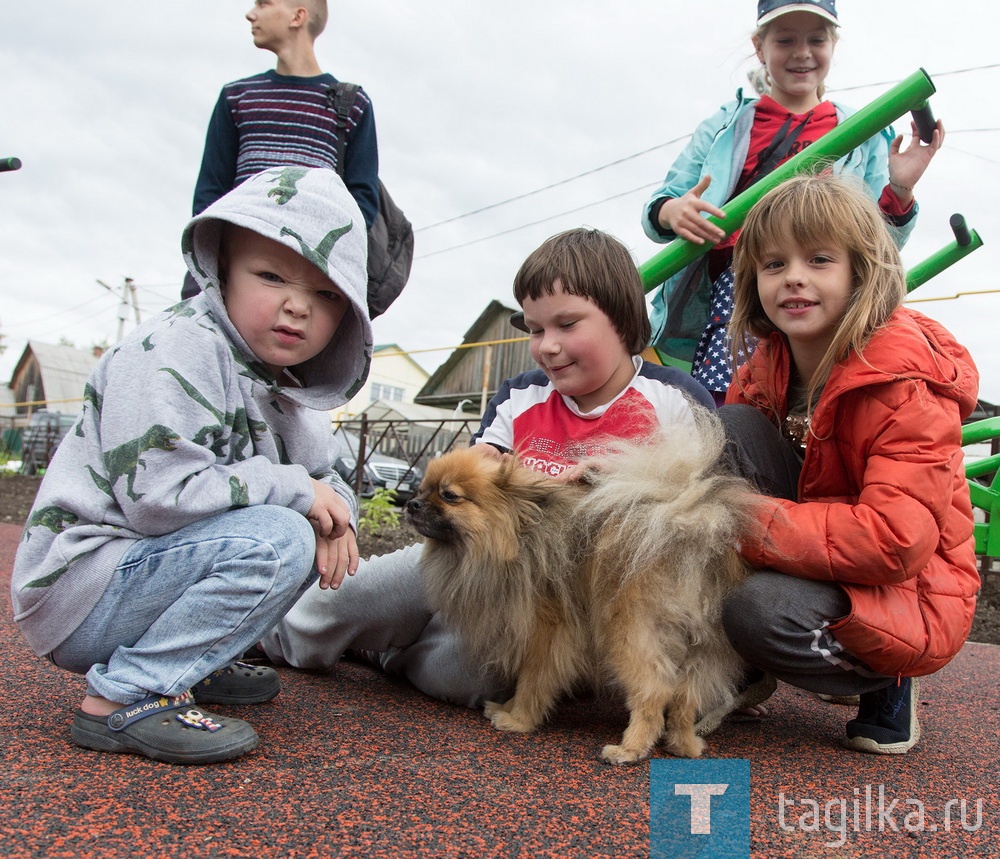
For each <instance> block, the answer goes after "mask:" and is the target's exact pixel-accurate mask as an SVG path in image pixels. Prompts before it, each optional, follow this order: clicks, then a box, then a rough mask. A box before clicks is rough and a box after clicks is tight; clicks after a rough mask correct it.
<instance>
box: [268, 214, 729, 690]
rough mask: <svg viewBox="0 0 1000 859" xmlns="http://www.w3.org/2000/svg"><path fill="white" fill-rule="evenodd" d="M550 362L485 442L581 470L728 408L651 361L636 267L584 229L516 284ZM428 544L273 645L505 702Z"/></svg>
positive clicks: (504, 399)
mask: <svg viewBox="0 0 1000 859" xmlns="http://www.w3.org/2000/svg"><path fill="white" fill-rule="evenodd" d="M514 296H515V298H516V299H517V301H518V303H519V304H520V305H521V307H522V308H523V321H521V319H520V318H519V317H520V316H521V314H516V316H515V319H514V320H512V322H513V323H514V324H515V325H517V327H519V328H522V329H523V330H525V331H527V332H528V334H529V335H530V337H531V343H530V349H531V357H532V358H533V359H534V360H535V362H536V363H537V364H538V369H536V370H531V371H529V372H527V373H522V374H521V375H520V376H517V377H515V378H513V379H510V380H508V381H507V382H505V383H504V384H503V385H502V386H501V387H500V390H499V391H498V392H497V394H496V395H495V396H494V397H493V399H492V400H490V403H489V405H488V407H487V410H486V414H485V415H484V416H483V421H482V424H481V426H480V429H479V431H478V433H477V434H476V435H475V437H474V438H473V443H474V444H475V445H476V446H477V450H480V451H482V452H483V454H484V455H489V456H501V455H502V454H503V453H508V452H517V453H518V454H519V455H520V457H521V461H522V463H523V464H524V466H526V467H528V468H533V469H535V470H538V471H541V472H543V473H545V474H548V475H550V476H552V477H553V478H556V479H569V478H571V469H572V467H573V466H574V465H576V464H577V462H578V461H579V460H580V459H582V458H583V457H584V456H594V455H600V454H601V452H602V451H603V448H604V445H605V444H606V442H607V441H608V440H609V439H621V438H628V439H638V438H643V437H645V436H648V435H650V434H652V433H653V432H654V431H656V430H657V429H659V428H664V429H667V431H669V427H670V426H672V425H677V424H690V423H692V422H693V409H696V408H699V407H703V408H708V409H711V408H714V401H713V399H712V396H711V395H710V394H709V393H708V391H706V390H705V389H704V388H703V387H702V386H701V385H699V384H698V383H697V382H696V381H695V380H694V379H692V378H691V377H690V376H689V375H688V374H686V373H684V372H683V371H681V370H678V369H676V368H672V367H661V366H658V365H655V364H650V363H647V362H645V361H643V360H642V358H641V357H639V353H640V352H642V351H643V349H644V348H645V345H646V343H647V342H648V340H649V336H650V325H649V319H648V318H647V316H646V305H645V297H644V294H643V289H642V283H641V282H640V280H639V274H638V272H637V270H636V267H635V263H634V261H633V260H632V257H631V255H630V254H629V252H628V249H627V248H626V247H625V246H624V245H622V244H621V242H619V241H618V240H617V239H614V238H612V237H611V236H609V235H607V234H606V233H602V232H600V231H598V230H587V229H575V230H569V231H567V232H565V233H560V234H559V235H557V236H553V237H552V238H550V239H548V240H547V241H546V242H544V243H543V244H542V245H541V246H540V247H539V248H538V249H537V250H535V251H534V252H533V253H532V254H531V255H530V256H529V257H528V259H527V260H525V262H524V264H523V265H522V266H521V269H520V270H519V271H518V273H517V276H516V277H515V279H514ZM421 548H422V547H421V546H420V544H417V545H414V546H409V547H407V548H405V549H401V550H400V551H398V552H394V553H393V554H391V555H385V556H383V557H381V558H372V559H370V560H369V561H367V562H364V563H363V564H362V567H363V569H362V570H361V572H362V573H363V574H362V575H358V576H355V577H353V578H350V579H348V580H345V581H344V582H343V584H342V585H341V586H340V588H339V589H337V590H327V589H323V588H321V587H319V586H316V587H312V588H310V589H309V590H308V591H306V593H305V594H303V596H302V597H301V598H300V599H299V601H298V602H297V603H296V604H295V605H294V606H293V607H292V609H291V610H290V611H289V612H288V614H287V615H286V616H285V618H284V619H283V620H282V621H281V622H280V623H279V624H278V625H277V626H276V627H275V628H274V629H273V630H272V631H271V632H270V633H268V635H266V636H265V637H264V639H263V641H261V648H262V649H263V650H264V652H265V653H266V654H267V656H268V657H269V658H270V659H271V660H272V661H273V662H275V663H277V664H288V665H292V666H294V667H296V668H305V669H313V670H326V671H329V670H332V669H333V668H334V666H335V665H336V663H337V662H338V661H339V660H340V657H341V656H342V655H343V653H344V652H345V651H347V650H351V651H354V652H359V651H360V652H364V653H366V654H367V655H368V656H369V657H370V659H371V661H374V662H376V663H377V664H379V665H381V666H382V667H383V668H384V669H385V670H386V671H388V672H390V673H393V674H398V675H400V676H403V677H406V678H407V679H408V680H409V681H410V682H411V683H413V685H415V686H416V687H417V688H419V689H421V690H422V691H423V692H426V693H427V694H429V695H432V696H434V697H437V698H441V699H443V700H446V701H451V702H453V703H457V704H463V705H465V706H469V707H479V706H482V703H483V701H484V700H487V699H489V698H492V697H494V696H496V694H497V693H498V691H499V690H498V687H497V683H496V681H495V680H491V678H490V677H489V676H488V675H487V674H485V673H484V672H483V671H482V670H481V668H480V667H479V666H476V665H471V664H469V662H468V661H467V658H466V654H465V653H464V650H463V648H462V645H461V642H460V640H459V639H458V637H457V635H456V634H455V633H453V632H452V631H451V630H449V629H446V628H445V627H444V626H443V625H442V624H441V622H440V619H439V618H438V616H437V615H435V614H433V613H432V612H431V611H430V610H429V609H428V608H427V607H426V605H425V602H424V598H423V589H422V584H421V576H420V553H421Z"/></svg>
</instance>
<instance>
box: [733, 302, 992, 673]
mask: <svg viewBox="0 0 1000 859" xmlns="http://www.w3.org/2000/svg"><path fill="white" fill-rule="evenodd" d="M789 364H790V355H789V352H788V348H787V345H786V342H785V340H784V338H783V337H782V336H781V335H777V334H775V335H772V336H771V338H770V340H768V341H767V342H764V343H761V344H760V346H759V347H758V348H757V350H756V352H755V353H754V355H753V357H752V358H751V360H750V361H749V362H748V363H747V364H745V365H744V366H743V367H741V368H740V372H739V379H740V381H741V383H742V388H741V387H740V385H739V384H736V383H734V384H733V385H732V387H730V389H729V394H728V398H727V402H729V403H749V404H750V405H753V406H755V407H756V408H758V409H760V410H761V411H762V412H764V413H765V414H767V415H768V416H769V417H771V418H772V419H773V420H774V421H775V422H776V423H779V422H780V421H781V420H783V419H784V417H785V414H786V409H787V403H786V400H787V391H788V374H789ZM978 391H979V373H978V371H977V370H976V367H975V364H974V363H973V361H972V357H971V356H970V355H969V353H968V351H967V350H966V349H965V348H964V347H963V346H961V345H960V344H959V343H957V342H956V341H955V339H954V337H953V336H952V335H951V334H950V333H949V332H948V331H947V330H946V329H945V328H944V327H943V326H941V325H939V324H938V323H936V322H934V321H933V320H931V319H929V318H928V317H926V316H923V315H922V314H920V313H917V312H915V311H912V310H909V309H907V308H900V309H898V310H897V311H896V312H895V313H894V314H893V315H892V317H891V318H890V320H889V323H888V324H887V325H886V326H885V327H884V328H883V329H881V330H880V331H878V332H877V333H876V334H875V335H874V336H873V337H872V339H871V341H870V342H869V344H868V346H867V347H866V348H865V349H864V357H863V358H862V357H860V356H859V355H857V354H854V353H852V354H851V355H849V356H848V358H847V360H846V361H844V362H842V363H841V364H839V365H837V366H836V367H835V368H834V370H833V372H832V373H831V374H830V379H829V381H828V382H827V384H826V386H825V387H824V389H823V393H822V394H821V396H820V399H819V402H818V403H817V404H816V408H815V410H814V412H813V416H812V433H811V434H810V436H809V438H808V442H807V445H806V452H805V460H804V463H803V467H802V474H801V476H800V478H799V494H798V498H799V502H798V503H795V502H792V501H784V500H780V499H772V498H768V499H765V500H763V501H762V503H761V509H760V522H761V525H762V529H761V532H760V534H759V535H757V536H756V537H751V538H748V539H747V540H745V541H744V542H743V544H742V553H743V556H744V558H745V559H746V560H747V561H748V562H749V563H750V564H751V565H752V566H754V567H758V568H768V569H773V570H778V571H779V572H782V573H786V574H788V575H792V576H798V577H800V578H805V579H814V580H819V581H835V582H839V583H840V584H841V585H842V586H843V588H844V590H845V591H846V592H847V594H848V596H849V597H850V599H851V613H850V614H849V615H847V616H846V617H844V618H841V619H838V620H836V621H835V622H833V623H832V624H831V627H830V629H831V631H832V632H833V634H834V635H835V636H836V638H837V640H838V641H839V642H840V643H841V644H843V645H844V646H845V647H846V648H847V649H848V650H849V651H850V652H851V653H853V654H855V655H856V656H859V657H860V658H862V659H863V660H865V662H867V663H868V665H870V666H871V667H872V668H873V669H875V670H876V671H878V672H879V673H882V674H887V675H896V676H908V677H912V676H919V675H923V674H931V673H933V672H934V671H937V670H938V669H940V668H941V667H942V666H944V665H945V664H947V663H948V661H949V660H950V659H951V658H952V657H953V656H954V655H955V654H956V653H957V652H958V650H959V649H960V648H961V646H962V644H963V643H964V642H965V639H966V637H967V636H968V634H969V628H970V627H971V625H972V617H973V614H974V613H975V607H976V593H977V591H978V589H979V574H978V573H977V572H976V559H975V554H974V550H973V540H972V524H973V519H972V505H971V503H970V501H969V488H968V485H967V484H966V481H965V475H964V470H963V464H962V461H963V460H962V449H961V421H962V419H964V418H966V417H968V416H969V415H970V414H971V413H972V410H973V409H974V408H975V406H976V398H977V395H978Z"/></svg>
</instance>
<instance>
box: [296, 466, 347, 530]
mask: <svg viewBox="0 0 1000 859" xmlns="http://www.w3.org/2000/svg"><path fill="white" fill-rule="evenodd" d="M306 518H307V519H308V520H309V522H310V524H311V525H312V526H313V530H314V531H315V532H316V536H317V537H334V538H335V537H342V536H343V535H344V533H345V532H347V531H348V530H350V525H351V511H350V510H349V509H348V507H347V504H346V503H345V502H344V499H343V498H341V497H340V496H339V495H338V494H337V493H336V492H334V490H333V489H331V488H330V487H329V486H327V484H325V483H321V482H320V481H319V480H315V479H314V480H313V503H312V507H310V508H309V513H308V514H307V515H306Z"/></svg>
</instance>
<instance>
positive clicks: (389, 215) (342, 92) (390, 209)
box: [333, 83, 413, 319]
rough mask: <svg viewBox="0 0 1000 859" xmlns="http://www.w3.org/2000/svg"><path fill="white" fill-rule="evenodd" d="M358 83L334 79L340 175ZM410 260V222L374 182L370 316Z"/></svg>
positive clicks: (388, 298)
mask: <svg viewBox="0 0 1000 859" xmlns="http://www.w3.org/2000/svg"><path fill="white" fill-rule="evenodd" d="M359 89H360V87H359V86H358V85H357V84H348V83H338V84H337V87H336V91H335V93H334V99H333V106H334V109H335V110H336V112H337V172H339V173H340V174H341V175H343V171H344V151H345V149H346V148H347V129H348V123H347V120H348V117H349V116H350V115H351V109H352V108H353V107H354V99H355V97H356V96H357V93H358V90H359ZM412 264H413V225H412V224H411V223H410V222H409V221H408V220H407V218H406V215H404V214H403V210H402V209H400V208H399V206H397V205H396V204H395V203H394V202H393V200H392V197H390V196H389V192H388V191H387V190H386V189H385V185H383V184H382V180H381V179H380V180H379V183H378V214H377V215H376V216H375V221H374V223H372V225H371V228H370V229H369V230H368V313H369V316H370V317H371V318H372V319H374V318H375V317H376V316H378V315H380V314H382V313H385V311H386V310H387V309H388V307H389V305H390V304H392V303H393V301H395V300H396V297H397V296H398V295H399V293H401V292H402V291H403V287H404V286H406V281H407V279H408V278H409V276H410V266H411V265H412Z"/></svg>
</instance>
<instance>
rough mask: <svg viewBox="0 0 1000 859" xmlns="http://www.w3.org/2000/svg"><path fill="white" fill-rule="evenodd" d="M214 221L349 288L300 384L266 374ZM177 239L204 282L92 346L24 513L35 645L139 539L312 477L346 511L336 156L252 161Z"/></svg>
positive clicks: (352, 224) (300, 485)
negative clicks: (327, 162) (233, 301)
mask: <svg viewBox="0 0 1000 859" xmlns="http://www.w3.org/2000/svg"><path fill="white" fill-rule="evenodd" d="M223 221H228V222H230V223H233V224H237V225H238V226H241V227H245V228H248V229H250V230H253V231H254V232H257V233H259V234H261V235H264V236H267V237H268V238H270V239H273V240H275V241H278V242H280V243H282V244H284V245H287V246H288V247H290V248H292V249H293V250H295V251H296V252H297V253H299V254H301V255H302V256H304V257H305V258H306V259H308V260H309V261H310V262H311V263H313V264H314V265H316V266H317V267H318V268H319V269H320V270H321V271H323V273H324V274H326V275H327V276H328V277H330V279H331V280H333V282H334V283H336V285H337V286H338V287H340V289H341V290H342V291H343V292H344V294H345V295H346V296H347V297H348V298H349V300H350V302H351V305H352V307H353V313H352V312H350V311H348V312H347V313H346V314H345V315H344V318H343V320H342V322H341V324H340V327H339V328H338V330H337V332H336V333H335V334H334V336H333V338H332V340H331V342H330V343H329V344H328V345H327V347H326V348H325V349H324V350H323V351H322V352H321V353H320V354H319V355H317V356H316V357H315V358H312V359H310V360H309V361H307V362H305V363H303V364H301V365H298V366H296V367H293V368H290V369H291V374H292V376H293V377H294V379H295V380H297V381H298V382H299V383H300V384H299V385H295V384H285V382H286V381H287V380H286V379H285V378H284V377H282V378H281V379H280V380H275V379H274V377H273V376H272V374H271V373H270V371H269V370H268V369H267V368H266V367H265V366H264V365H263V364H262V363H261V362H260V360H259V359H258V358H257V356H256V355H254V354H253V352H252V351H251V350H250V348H249V347H248V346H247V344H246V342H245V341H244V340H243V338H242V337H241V336H240V334H239V332H238V331H237V330H236V328H235V327H234V325H233V324H232V322H231V321H230V319H229V315H228V314H227V313H226V308H225V305H224V303H223V300H222V295H221V293H220V291H219V272H218V261H219V242H220V238H221V236H222V226H223V224H222V222H223ZM182 249H183V252H184V258H185V261H186V262H187V265H188V268H189V269H190V270H191V272H192V274H193V275H194V277H195V278H196V279H197V280H198V282H199V285H200V286H201V289H202V292H201V293H200V294H199V295H197V296H195V297H194V298H191V299H189V300H188V301H185V302H182V303H180V304H178V305H176V306H174V307H171V308H169V309H168V310H165V311H164V312H163V313H161V314H160V315H159V316H158V317H156V318H154V319H151V320H150V321H148V322H146V323H145V324H144V325H142V326H141V327H140V328H137V329H136V330H135V331H133V332H132V333H131V334H130V335H129V336H128V337H126V338H125V340H123V341H122V342H121V343H119V344H118V345H117V346H115V347H114V348H113V349H111V350H110V351H109V352H108V353H107V354H105V355H104V356H103V357H102V359H101V360H100V362H99V363H98V365H97V366H96V367H95V368H94V371H93V373H92V374H91V376H90V378H89V380H88V382H87V385H86V388H85V390H84V406H83V410H82V412H81V414H80V417H79V419H78V420H77V422H76V424H75V425H74V427H73V428H72V429H71V430H70V432H69V433H68V435H67V436H66V438H65V439H64V440H63V442H62V443H61V444H60V446H59V449H58V450H57V451H56V454H55V456H54V458H53V460H52V462H51V464H50V465H49V468H48V469H47V471H46V474H45V478H44V479H43V481H42V485H41V487H40V489H39V492H38V496H37V498H36V500H35V505H34V507H33V508H32V512H31V515H30V516H29V519H28V522H27V523H26V525H25V531H24V537H23V539H22V542H21V545H20V547H19V549H18V552H17V557H16V560H15V564H14V573H13V578H12V582H11V597H12V603H13V607H14V618H15V620H16V621H17V623H18V625H19V627H20V629H21V631H22V632H23V634H24V636H25V637H26V638H27V640H28V643H29V644H30V645H31V647H32V649H33V650H34V651H35V652H36V653H38V654H40V655H45V654H48V653H51V652H52V650H54V649H55V648H56V647H57V646H58V645H59V644H61V643H62V642H63V641H64V640H65V639H66V638H67V637H68V636H69V635H70V634H71V633H72V632H73V631H74V630H75V629H76V628H77V626H79V624H80V623H81V622H82V621H83V620H84V619H85V618H86V617H87V615H88V614H89V613H90V611H91V609H93V607H94V606H95V605H96V604H97V601H98V600H99V599H100V598H101V596H102V595H103V593H104V591H105V589H106V588H107V585H108V583H109V582H110V580H111V576H112V574H113V573H114V570H115V568H116V567H117V565H118V563H119V561H120V559H121V557H122V555H123V554H124V553H125V551H126V550H127V549H128V548H129V546H131V545H132V542H133V541H134V540H138V539H141V538H143V537H152V536H161V535H164V534H169V533H172V532H174V531H176V530H178V529H180V528H183V527H184V526H186V525H190V524H192V523H194V522H197V521H200V520H202V519H206V518H208V517H210V516H215V515H217V514H220V513H224V512H226V511H227V510H232V509H235V508H238V507H245V506H248V505H258V504H273V505H279V506H282V507H287V508H290V509H292V510H296V511H298V512H299V513H302V514H303V516H304V515H305V514H306V513H308V511H309V509H310V507H311V506H312V502H313V489H312V483H311V480H310V478H315V479H318V480H323V481H324V482H327V483H329V484H330V485H331V486H332V487H333V488H334V489H335V490H336V491H337V492H338V494H339V495H340V496H341V497H342V498H344V500H345V501H346V502H347V504H348V506H349V507H350V509H351V511H352V523H353V524H356V521H357V499H356V498H355V496H354V493H353V492H352V491H351V490H350V488H349V487H347V486H346V485H345V484H344V483H343V481H341V480H340V478H339V477H338V476H337V475H336V473H335V472H334V470H333V461H334V459H335V456H336V448H337V444H336V442H335V440H334V438H333V435H332V432H331V427H330V419H329V416H328V414H327V411H328V410H329V409H333V408H336V407H337V406H340V405H342V404H343V403H345V402H347V401H348V400H349V399H350V398H351V397H352V396H353V395H354V394H355V393H356V392H357V391H358V389H360V387H361V386H362V385H363V384H364V381H365V379H366V378H367V376H368V370H369V367H370V364H371V356H372V330H371V323H370V321H369V319H368V309H367V308H368V303H367V282H368V274H367V267H366V255H367V238H366V232H365V222H364V219H363V218H362V216H361V213H360V211H359V210H358V208H357V206H356V204H355V203H354V200H353V199H352V198H351V196H350V194H349V193H348V192H347V190H346V188H345V187H344V185H343V182H342V181H341V180H340V178H339V177H338V176H337V175H336V173H334V172H333V171H331V170H321V169H315V170H308V169H305V168H297V167H288V168H281V169H272V170H268V171H265V172H263V173H259V174H257V175H256V176H254V177H251V178H250V179H248V180H247V181H246V182H244V183H243V184H241V185H239V186H237V187H236V188H235V189H234V190H232V191H230V192H229V193H228V194H226V195H225V196H224V197H222V198H221V199H219V200H218V201H217V202H216V203H214V204H213V205H212V206H210V207H209V208H208V209H206V210H205V211H204V212H202V213H201V214H200V215H199V216H198V217H196V218H195V219H193V220H192V221H191V223H190V224H189V225H188V226H187V228H186V229H185V231H184V234H183V237H182Z"/></svg>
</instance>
